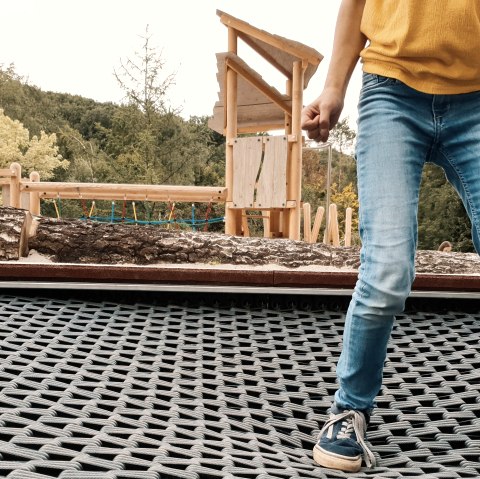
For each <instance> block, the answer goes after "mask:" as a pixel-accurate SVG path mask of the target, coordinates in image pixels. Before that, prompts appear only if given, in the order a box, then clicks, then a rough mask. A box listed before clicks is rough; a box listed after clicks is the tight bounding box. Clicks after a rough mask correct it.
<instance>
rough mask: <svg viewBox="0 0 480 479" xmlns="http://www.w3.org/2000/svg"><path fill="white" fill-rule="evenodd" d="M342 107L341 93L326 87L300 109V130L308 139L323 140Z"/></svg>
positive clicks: (335, 121) (325, 138) (325, 139)
mask: <svg viewBox="0 0 480 479" xmlns="http://www.w3.org/2000/svg"><path fill="white" fill-rule="evenodd" d="M342 109H343V94H342V93H341V92H340V91H338V90H335V89H330V88H326V89H324V90H323V92H322V94H321V95H320V96H319V97H318V98H317V99H316V100H314V101H313V102H312V103H310V105H308V106H306V107H304V108H303V110H302V117H301V123H302V130H305V131H306V132H307V136H308V138H309V139H310V140H314V141H317V142H325V141H327V140H328V135H329V132H330V130H331V129H332V128H333V127H334V126H335V125H336V124H337V122H338V119H339V118H340V114H341V112H342Z"/></svg>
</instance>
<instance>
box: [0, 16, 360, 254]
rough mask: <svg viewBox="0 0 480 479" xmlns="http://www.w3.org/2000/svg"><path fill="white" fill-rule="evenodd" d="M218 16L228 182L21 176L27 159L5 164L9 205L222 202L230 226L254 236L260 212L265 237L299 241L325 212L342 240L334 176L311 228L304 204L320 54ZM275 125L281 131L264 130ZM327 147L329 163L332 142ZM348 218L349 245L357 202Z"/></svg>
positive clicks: (220, 110) (1, 179)
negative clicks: (278, 84) (310, 100)
mask: <svg viewBox="0 0 480 479" xmlns="http://www.w3.org/2000/svg"><path fill="white" fill-rule="evenodd" d="M217 15H218V16H219V17H220V21H221V22H222V24H224V25H225V26H226V27H227V29H228V50H227V52H223V53H217V66H218V73H217V79H218V84H219V87H220V91H219V100H218V101H217V102H216V103H215V105H214V110H213V116H212V117H211V119H210V120H209V126H210V128H212V129H213V130H215V131H217V132H219V133H220V134H222V135H224V136H225V137H226V152H225V154H226V166H225V168H226V169H225V186H222V187H210V186H174V185H142V184H105V183H103V184H102V183H61V182H43V181H40V177H39V175H38V173H36V172H33V173H31V174H30V177H29V178H28V179H26V178H22V171H21V165H19V164H18V163H13V164H12V165H11V166H10V168H5V169H1V170H0V185H1V187H2V200H3V205H4V206H13V207H17V208H24V209H27V210H29V211H30V212H31V213H32V214H33V215H39V214H40V200H41V199H53V200H55V199H60V198H61V199H62V200H63V199H76V200H82V201H83V200H112V201H113V200H123V201H127V200H128V201H161V202H189V203H194V202H203V203H224V204H225V233H227V234H230V235H243V236H249V235H250V232H249V224H248V222H249V219H255V218H260V219H262V220H263V226H264V236H265V237H269V238H289V239H292V240H300V231H301V216H302V211H303V218H304V223H303V230H304V238H303V239H304V240H305V241H307V242H316V241H317V238H318V235H319V231H320V225H321V222H322V219H323V217H324V216H325V224H326V227H325V234H324V236H323V241H324V242H326V243H332V244H333V245H335V246H339V245H340V239H339V234H338V221H337V216H336V206H335V205H333V204H332V205H331V204H330V201H329V183H328V182H327V205H326V209H325V208H323V207H319V208H318V209H317V212H316V215H315V220H314V224H313V228H312V226H311V211H310V205H308V204H303V203H302V197H301V192H302V149H303V146H304V145H303V143H304V139H303V136H302V130H301V125H300V115H301V110H302V108H303V91H304V89H305V88H306V87H307V85H308V82H309V80H310V79H311V78H312V76H313V75H314V73H315V72H316V69H317V67H318V65H319V63H320V62H321V60H322V58H323V57H322V55H321V54H320V53H318V52H317V51H316V50H314V49H312V48H310V47H307V46H305V45H303V44H301V43H299V42H296V41H293V40H289V39H287V38H284V37H281V36H278V35H273V34H270V33H268V32H266V31H264V30H260V29H258V28H256V27H253V26H252V25H250V24H249V23H246V22H244V21H242V20H239V19H237V18H235V17H233V16H231V15H228V14H226V13H224V12H221V11H217ZM239 40H241V41H243V42H244V43H245V44H246V45H248V46H249V47H250V48H251V49H253V50H254V51H255V52H256V53H258V55H260V56H261V57H262V58H263V59H264V60H266V61H267V62H268V63H270V64H271V65H272V66H273V67H274V68H275V69H276V70H278V71H279V72H280V73H281V74H283V75H284V77H285V93H280V92H279V91H278V90H277V89H276V88H274V87H273V86H271V85H269V84H268V83H267V82H266V81H265V80H264V79H263V78H262V76H261V75H259V74H258V73H257V72H256V71H255V70H254V69H253V68H251V67H250V66H248V65H247V64H246V63H245V62H244V61H243V60H242V59H241V58H240V57H239V56H238V43H239ZM270 131H274V132H275V134H274V135H270V134H269V135H266V132H270ZM279 131H280V133H279V134H277V133H278V132H279ZM242 135H243V136H242ZM329 153H330V154H329V168H330V166H331V165H330V163H331V146H330V152H329ZM346 218H347V219H346V227H345V232H346V233H345V245H346V246H349V245H350V234H351V233H350V231H351V209H350V211H348V209H347V212H346ZM349 222H350V223H349Z"/></svg>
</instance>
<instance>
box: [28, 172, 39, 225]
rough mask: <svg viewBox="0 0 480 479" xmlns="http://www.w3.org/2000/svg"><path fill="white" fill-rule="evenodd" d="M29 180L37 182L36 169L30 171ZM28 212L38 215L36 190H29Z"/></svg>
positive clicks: (37, 174)
mask: <svg viewBox="0 0 480 479" xmlns="http://www.w3.org/2000/svg"><path fill="white" fill-rule="evenodd" d="M30 181H32V182H37V183H38V182H39V181H40V174H39V173H38V172H37V171H32V172H31V173H30ZM29 210H30V213H31V214H32V215H37V216H38V215H40V195H39V193H38V192H36V191H32V192H30V208H29Z"/></svg>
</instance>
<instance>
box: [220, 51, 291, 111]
mask: <svg viewBox="0 0 480 479" xmlns="http://www.w3.org/2000/svg"><path fill="white" fill-rule="evenodd" d="M226 64H227V67H228V68H232V69H233V70H235V71H236V72H237V73H238V74H239V75H241V76H242V77H243V78H244V79H245V80H247V81H248V82H249V83H250V84H251V85H253V86H254V87H255V88H256V89H257V90H259V91H261V92H262V93H263V94H264V95H265V96H266V97H267V98H269V99H270V100H271V101H273V103H275V104H276V105H278V106H279V107H280V108H281V109H282V110H283V111H284V112H285V113H286V114H287V115H291V114H292V112H291V109H290V106H289V105H287V104H286V103H285V101H284V99H283V95H281V94H280V93H279V92H278V90H277V89H276V88H273V87H272V86H270V85H269V84H268V83H267V82H265V81H264V80H263V78H262V77H261V76H260V75H258V73H256V72H255V70H252V69H251V68H250V67H249V66H248V65H247V64H246V63H245V62H244V61H243V60H241V59H240V58H239V57H237V56H233V55H231V54H229V55H228V57H227V58H226Z"/></svg>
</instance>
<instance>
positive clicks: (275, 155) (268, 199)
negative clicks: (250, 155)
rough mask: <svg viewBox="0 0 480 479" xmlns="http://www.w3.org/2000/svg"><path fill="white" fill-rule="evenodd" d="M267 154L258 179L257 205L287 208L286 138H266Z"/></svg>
mask: <svg viewBox="0 0 480 479" xmlns="http://www.w3.org/2000/svg"><path fill="white" fill-rule="evenodd" d="M264 141H265V154H264V158H263V163H262V169H261V172H260V176H259V178H258V184H257V196H256V204H257V205H258V206H259V207H262V208H265V207H268V208H285V204H286V200H287V151H288V140H287V137H286V136H269V137H265V139H264Z"/></svg>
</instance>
